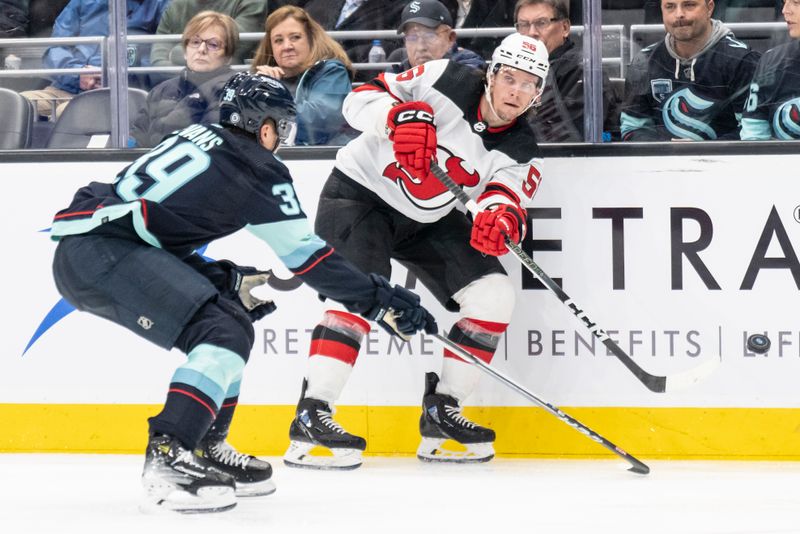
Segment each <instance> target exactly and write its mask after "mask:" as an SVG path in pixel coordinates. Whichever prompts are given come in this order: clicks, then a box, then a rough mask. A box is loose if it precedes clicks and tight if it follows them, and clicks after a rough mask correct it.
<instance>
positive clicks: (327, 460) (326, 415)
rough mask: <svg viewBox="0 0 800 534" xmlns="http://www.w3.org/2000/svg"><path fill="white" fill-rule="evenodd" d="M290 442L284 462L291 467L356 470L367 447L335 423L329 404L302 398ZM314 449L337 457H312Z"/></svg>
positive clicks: (359, 438)
mask: <svg viewBox="0 0 800 534" xmlns="http://www.w3.org/2000/svg"><path fill="white" fill-rule="evenodd" d="M303 393H304V394H305V383H304V384H303ZM289 439H291V440H292V441H291V443H290V444H289V449H288V450H287V451H286V454H284V455H283V463H284V464H286V465H288V466H290V467H307V468H311V469H356V468H357V467H359V466H360V465H361V454H362V453H363V452H364V449H365V448H366V447H367V442H366V441H365V440H364V438H362V437H359V436H354V435H353V434H350V433H349V432H347V431H346V430H345V429H343V428H342V427H341V425H340V424H339V423H337V422H336V421H334V420H333V411H332V410H331V408H330V406H329V405H328V403H327V402H324V401H321V400H317V399H308V398H301V399H300V402H299V403H298V405H297V412H296V415H295V418H294V420H293V421H292V424H291V426H290V427H289ZM314 447H325V448H327V449H328V450H329V451H330V452H331V453H332V454H333V455H332V456H331V455H327V456H317V455H312V454H311V450H312V449H313V448H314Z"/></svg>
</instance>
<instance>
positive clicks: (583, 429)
mask: <svg viewBox="0 0 800 534" xmlns="http://www.w3.org/2000/svg"><path fill="white" fill-rule="evenodd" d="M433 337H434V339H436V340H437V341H438V342H439V343H440V344H441V345H443V346H444V347H446V348H447V349H448V350H450V351H451V352H454V353H455V354H457V355H458V356H459V357H460V358H462V359H464V360H467V361H469V362H470V363H472V364H474V365H476V366H478V368H479V369H481V370H482V371H484V372H485V373H487V374H489V375H491V376H492V377H494V378H496V379H497V380H499V381H500V382H502V383H503V384H505V385H506V386H508V387H510V388H511V389H513V390H514V391H516V392H517V393H519V394H520V395H522V396H523V397H525V398H526V399H528V400H530V401H533V402H534V403H536V404H538V405H539V406H541V407H542V408H544V409H545V410H547V411H548V412H550V413H551V414H553V415H555V416H556V417H558V418H559V419H560V420H561V421H562V422H564V423H566V424H568V425H569V426H571V427H572V428H574V429H575V430H577V431H578V432H580V433H581V434H583V435H584V436H586V437H588V438H589V439H591V440H592V441H595V442H596V443H599V444H600V445H602V446H603V447H605V448H606V449H608V450H610V451H611V452H613V453H614V454H616V455H617V456H619V457H620V458H622V459H623V460H625V461H626V462H628V463H629V464H631V467H630V468H629V469H628V471H632V472H634V473H637V474H640V475H646V474H647V473H649V472H650V468H649V467H647V465H645V464H644V463H643V462H641V461H640V460H638V459H636V458H635V457H633V456H631V455H630V454H628V453H627V452H625V451H624V450H622V449H621V448H619V447H618V446H616V445H614V444H613V443H611V442H610V441H608V440H607V439H606V438H604V437H603V436H601V435H600V434H598V433H597V432H595V431H594V430H592V429H591V428H589V427H588V426H586V425H584V424H583V423H581V422H580V421H578V420H577V419H575V418H574V417H571V416H569V415H567V414H565V413H564V412H562V411H561V410H559V409H558V408H556V407H555V406H553V405H552V404H550V403H549V402H545V401H543V400H542V399H540V398H539V397H537V396H536V395H534V394H533V393H531V392H530V391H528V390H527V389H525V388H524V387H522V386H520V385H519V384H517V383H516V382H514V381H513V380H511V379H510V378H508V377H507V376H506V375H504V374H503V373H501V372H500V371H498V370H497V369H495V368H494V367H492V366H491V365H489V364H488V363H486V362H484V361H483V360H481V359H480V358H478V357H477V356H475V355H473V354H472V353H471V352H468V351H466V350H464V349H463V348H461V347H460V346H458V345H456V344H455V343H454V342H453V341H450V340H449V339H447V338H446V337H444V336H442V335H440V334H433Z"/></svg>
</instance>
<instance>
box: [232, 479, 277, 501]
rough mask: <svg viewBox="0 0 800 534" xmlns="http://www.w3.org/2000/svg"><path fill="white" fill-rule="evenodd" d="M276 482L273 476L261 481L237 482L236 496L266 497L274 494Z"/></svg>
mask: <svg viewBox="0 0 800 534" xmlns="http://www.w3.org/2000/svg"><path fill="white" fill-rule="evenodd" d="M276 489H277V488H276V487H275V482H273V480H272V479H271V478H268V479H267V480H262V481H261V482H237V483H236V496H237V497H264V496H265V495H272V494H273V493H275V490H276Z"/></svg>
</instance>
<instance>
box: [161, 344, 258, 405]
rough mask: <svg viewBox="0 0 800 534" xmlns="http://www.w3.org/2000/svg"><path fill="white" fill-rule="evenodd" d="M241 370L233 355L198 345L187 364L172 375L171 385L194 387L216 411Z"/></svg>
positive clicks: (240, 363)
mask: <svg viewBox="0 0 800 534" xmlns="http://www.w3.org/2000/svg"><path fill="white" fill-rule="evenodd" d="M243 370H244V359H242V357H241V356H239V355H238V354H236V353H235V352H233V351H231V350H228V349H225V348H222V347H217V346H215V345H211V344H208V343H202V344H200V345H197V346H196V347H195V348H193V349H192V350H191V352H189V355H188V360H187V362H186V363H185V364H183V365H181V366H180V367H179V368H178V370H177V371H175V375H174V376H173V381H175V382H181V383H183V384H188V385H190V386H193V387H196V388H197V389H199V390H200V391H202V392H203V393H205V394H206V395H208V396H209V397H210V398H211V399H213V400H214V402H215V403H216V405H217V407H220V406H222V401H223V400H224V399H225V397H226V394H228V391H229V389H230V387H231V385H233V384H236V383H238V382H239V381H240V380H241V379H242V371H243ZM236 390H237V392H238V387H237V389H236ZM237 394H238V393H237Z"/></svg>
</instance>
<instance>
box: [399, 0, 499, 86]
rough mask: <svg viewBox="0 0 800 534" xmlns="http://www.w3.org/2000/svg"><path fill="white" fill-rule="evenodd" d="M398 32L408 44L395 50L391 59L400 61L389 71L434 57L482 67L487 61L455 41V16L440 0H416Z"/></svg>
mask: <svg viewBox="0 0 800 534" xmlns="http://www.w3.org/2000/svg"><path fill="white" fill-rule="evenodd" d="M397 33H399V34H402V35H403V43H404V44H405V47H403V48H398V49H397V50H395V51H394V52H392V53H391V54H390V55H389V57H388V59H387V60H388V61H390V62H398V61H399V62H400V63H399V64H397V65H393V66H392V67H391V68H390V69H389V72H395V73H398V72H403V71H406V70H408V69H410V68H412V67H416V66H418V65H422V64H423V63H426V62H428V61H432V60H434V59H450V60H452V61H455V62H457V63H463V64H465V65H467V66H469V67H472V68H475V69H480V70H483V69H485V68H486V62H485V61H484V60H483V58H482V57H481V56H479V55H478V54H476V53H475V52H473V51H471V50H467V49H465V48H460V47H459V46H458V45H457V44H456V32H455V31H453V18H452V17H451V16H450V13H449V12H448V11H447V8H446V7H444V5H443V4H442V3H441V2H439V1H438V0H414V1H413V2H409V3H408V5H407V6H406V7H405V9H403V14H402V15H401V19H400V27H399V28H397Z"/></svg>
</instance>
